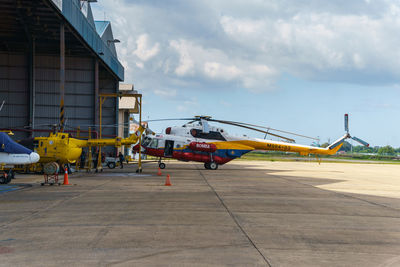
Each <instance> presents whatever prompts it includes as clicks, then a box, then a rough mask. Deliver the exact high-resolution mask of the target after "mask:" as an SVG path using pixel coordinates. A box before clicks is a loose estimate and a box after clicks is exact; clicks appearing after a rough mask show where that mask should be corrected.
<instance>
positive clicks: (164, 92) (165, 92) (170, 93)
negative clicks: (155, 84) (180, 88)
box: [154, 89, 177, 98]
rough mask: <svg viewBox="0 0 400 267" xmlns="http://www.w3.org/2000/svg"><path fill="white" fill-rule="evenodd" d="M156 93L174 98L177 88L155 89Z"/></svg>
mask: <svg viewBox="0 0 400 267" xmlns="http://www.w3.org/2000/svg"><path fill="white" fill-rule="evenodd" d="M154 94H156V95H158V96H161V97H165V98H174V97H175V96H176V95H177V91H176V89H169V90H160V89H156V90H154Z"/></svg>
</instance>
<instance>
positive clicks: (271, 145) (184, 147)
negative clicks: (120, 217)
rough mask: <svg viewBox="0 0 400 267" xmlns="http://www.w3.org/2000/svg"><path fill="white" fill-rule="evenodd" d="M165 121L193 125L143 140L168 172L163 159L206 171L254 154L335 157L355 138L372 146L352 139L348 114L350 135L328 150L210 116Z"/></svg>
mask: <svg viewBox="0 0 400 267" xmlns="http://www.w3.org/2000/svg"><path fill="white" fill-rule="evenodd" d="M164 120H189V122H188V123H186V124H184V125H183V126H180V127H168V128H167V129H166V130H165V134H154V135H147V136H146V137H145V138H143V140H142V143H141V147H142V151H143V153H145V154H147V155H151V156H155V157H159V158H160V160H159V167H160V168H161V169H164V168H165V163H163V162H162V161H161V159H162V158H174V159H177V160H181V161H197V162H204V167H205V168H206V169H211V170H216V169H217V168H218V165H223V164H225V163H227V162H229V161H231V160H233V159H236V158H240V157H241V156H242V155H244V154H246V153H248V152H250V151H253V150H264V151H272V150H273V151H284V152H297V153H299V154H300V155H305V156H306V155H309V154H314V155H333V154H335V153H336V152H337V151H338V150H339V149H340V147H341V146H342V145H343V142H344V141H345V140H346V139H348V138H351V139H353V140H355V141H357V142H359V143H361V144H362V145H365V146H369V144H368V143H367V142H365V141H363V140H361V139H359V138H357V137H352V136H350V134H349V127H348V114H345V131H346V134H345V135H343V136H342V137H341V138H339V139H338V140H336V141H335V142H333V143H332V144H331V145H329V146H328V147H326V148H322V147H314V146H307V145H300V144H296V143H294V139H291V138H288V137H284V136H281V135H278V134H276V133H271V131H275V132H283V133H286V134H292V135H297V136H301V137H307V136H304V135H299V134H295V133H290V132H286V131H280V130H276V129H272V128H270V127H264V126H258V125H253V124H248V123H242V122H234V121H225V120H215V119H212V118H211V117H209V116H196V117H194V118H185V119H164ZM164 120H151V121H164ZM148 122H150V121H148ZM208 122H217V123H222V124H228V125H233V126H237V127H242V128H246V129H250V130H254V131H257V132H262V133H265V134H268V135H272V136H276V137H279V138H281V139H284V140H286V141H273V140H266V139H258V138H250V137H246V136H243V137H237V136H232V135H229V134H228V133H227V132H226V131H225V130H224V129H222V128H219V127H214V126H210V125H209V124H208ZM307 138H312V137H307ZM312 139H315V138H312ZM139 147H140V146H139V145H136V146H135V147H134V148H133V149H134V150H136V151H138V149H139Z"/></svg>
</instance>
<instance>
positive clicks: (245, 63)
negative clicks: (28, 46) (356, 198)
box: [92, 0, 400, 147]
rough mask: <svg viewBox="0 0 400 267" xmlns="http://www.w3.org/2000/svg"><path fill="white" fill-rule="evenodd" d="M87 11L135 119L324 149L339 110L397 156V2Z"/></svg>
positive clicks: (130, 0) (266, 2)
mask: <svg viewBox="0 0 400 267" xmlns="http://www.w3.org/2000/svg"><path fill="white" fill-rule="evenodd" d="M92 10H93V13H94V17H95V20H104V18H105V19H106V20H109V21H111V25H112V30H113V34H114V37H115V38H117V39H119V40H120V41H121V43H117V44H116V47H117V53H118V58H119V60H120V61H121V63H122V64H123V66H124V67H125V81H124V82H126V83H133V84H134V86H135V89H136V90H139V92H141V93H142V94H143V102H144V103H143V104H144V105H143V118H144V119H161V118H182V117H191V116H195V115H209V116H212V117H213V118H215V119H221V120H233V121H241V122H246V123H252V124H259V125H263V126H269V127H272V128H276V129H281V130H286V131H292V132H296V133H299V134H304V135H308V136H313V137H319V138H320V140H321V141H320V143H325V142H328V141H330V142H332V141H334V140H336V139H337V138H339V137H341V136H342V135H343V134H344V133H345V132H344V127H343V124H344V123H343V115H344V114H345V113H349V116H350V134H352V135H354V136H357V137H359V138H361V139H363V140H366V141H367V142H369V143H370V144H371V146H385V145H391V146H393V147H400V134H399V133H400V124H399V118H400V49H399V48H400V34H399V33H400V0H380V1H374V0H352V1H347V0H329V1H328V0H326V1H321V0H202V1H197V0H170V1H168V0H152V1H148V0H99V1H98V2H97V3H93V4H92ZM181 124H182V122H179V121H177V122H157V123H156V122H154V123H151V124H150V127H151V128H152V129H153V130H155V131H157V132H160V131H162V130H163V129H165V127H167V126H174V125H181ZM224 128H226V129H227V130H229V131H230V132H232V133H233V134H236V135H241V134H247V135H249V136H253V137H263V134H260V133H256V132H248V131H245V130H242V129H238V128H232V127H224ZM272 139H273V138H272ZM295 139H296V142H297V143H302V144H310V143H311V142H312V141H311V140H307V139H301V138H295ZM354 145H357V143H354Z"/></svg>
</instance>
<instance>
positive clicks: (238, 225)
mask: <svg viewBox="0 0 400 267" xmlns="http://www.w3.org/2000/svg"><path fill="white" fill-rule="evenodd" d="M196 168H197V170H198V171H199V173H200V175H201V177H203V179H204V181H205V182H206V184H207V185H208V186H209V187H210V189H211V190H212V191H213V192H214V194H215V196H216V197H217V198H218V200H219V201H220V202H221V204H222V206H223V207H224V208H225V210H226V211H227V212H228V214H229V216H230V217H231V218H232V220H233V221H234V223H235V224H236V226H237V227H238V228H239V229H240V231H241V232H242V233H243V234H244V236H245V237H246V238H247V240H248V241H249V243H250V244H251V245H252V246H253V247H254V248H255V249H256V250H257V252H258V253H259V254H260V256H261V257H262V258H263V259H264V261H265V263H266V264H267V265H268V266H269V267H272V265H271V263H270V262H269V260H268V259H267V257H266V256H264V254H262V253H261V251H260V249H259V248H258V247H257V245H256V244H255V243H254V241H253V240H252V239H251V238H250V236H249V235H248V234H247V233H246V231H245V230H244V229H243V227H242V226H241V225H240V223H239V222H238V220H237V219H236V217H235V216H234V215H233V213H232V212H231V211H230V210H229V208H228V207H227V206H226V204H225V202H224V201H223V199H222V198H221V197H220V195H219V194H218V193H217V191H215V189H214V187H213V186H212V185H211V184H210V183H209V182H208V180H207V178H206V177H205V176H204V174H203V172H202V171H201V170H200V169H199V168H198V167H197V166H196Z"/></svg>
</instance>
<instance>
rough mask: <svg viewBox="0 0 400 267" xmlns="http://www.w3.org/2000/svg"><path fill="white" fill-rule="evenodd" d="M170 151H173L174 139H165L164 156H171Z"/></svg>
mask: <svg viewBox="0 0 400 267" xmlns="http://www.w3.org/2000/svg"><path fill="white" fill-rule="evenodd" d="M172 152H174V141H172V140H165V148H164V156H165V157H171V156H172Z"/></svg>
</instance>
